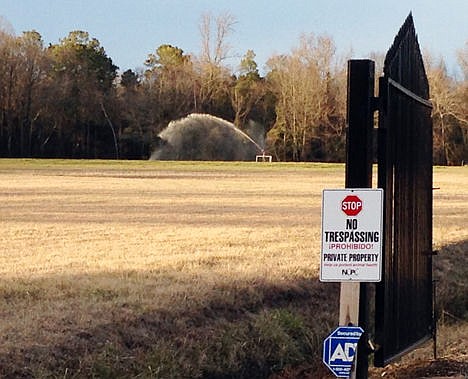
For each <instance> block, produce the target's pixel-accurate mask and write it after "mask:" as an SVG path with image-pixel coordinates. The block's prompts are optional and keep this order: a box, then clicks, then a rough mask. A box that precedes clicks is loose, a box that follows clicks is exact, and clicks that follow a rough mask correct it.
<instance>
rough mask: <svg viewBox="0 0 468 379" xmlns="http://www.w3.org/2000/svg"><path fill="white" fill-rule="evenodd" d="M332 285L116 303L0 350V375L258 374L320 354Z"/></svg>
mask: <svg viewBox="0 0 468 379" xmlns="http://www.w3.org/2000/svg"><path fill="white" fill-rule="evenodd" d="M67 279H69V278H67ZM89 280H90V281H91V282H92V281H93V278H92V277H91V278H90V279H89ZM94 280H96V281H97V282H98V276H96V277H95V278H94ZM31 287H35V286H34V285H31ZM100 292H103V290H102V291H100ZM104 292H105V291H104ZM338 292H339V285H336V284H326V285H324V284H322V283H319V281H318V279H317V278H316V277H315V278H299V279H297V280H295V281H294V282H286V281H285V282H282V283H280V284H279V283H268V282H265V281H261V280H258V281H256V282H255V283H254V284H253V285H252V283H245V284H244V283H243V284H239V282H237V283H236V284H235V285H234V284H233V286H230V285H228V284H218V285H215V286H214V288H212V290H211V291H210V297H209V298H207V299H203V301H202V302H200V304H203V305H202V306H199V307H192V308H190V309H183V308H182V309H179V310H177V311H168V310H164V309H154V310H151V311H145V312H139V311H138V310H137V309H129V308H132V306H131V305H129V304H125V303H124V304H121V305H119V306H117V305H116V307H120V309H119V308H116V309H113V311H112V315H111V317H110V320H111V321H109V322H106V323H102V324H98V325H94V326H93V327H90V328H88V329H86V330H83V329H80V328H79V327H77V326H74V325H69V327H68V329H67V330H66V332H65V334H64V335H63V336H62V338H60V341H53V340H52V341H49V342H47V343H43V341H37V343H36V344H32V345H30V346H17V347H16V348H14V349H11V351H8V352H6V353H4V354H2V355H0V376H1V377H3V378H37V377H77V378H78V377H79V378H82V377H90V378H91V377H99V378H118V377H121V378H128V377H137V376H138V377H154V378H197V377H198V378H219V379H221V378H246V377H249V378H266V377H268V376H269V375H270V374H271V373H273V372H277V371H279V370H281V369H282V368H283V367H285V366H287V365H297V364H302V363H304V362H306V361H312V360H314V359H315V358H316V357H317V355H319V354H320V352H319V351H320V347H321V343H322V340H323V338H324V336H325V335H324V333H325V334H326V332H328V331H329V330H330V329H331V326H332V325H335V324H336V320H334V319H335V318H337V307H338V297H339V295H338ZM0 294H1V293H0ZM11 296H13V294H12V293H11V292H4V293H3V296H2V297H3V299H4V300H6V301H8V297H9V298H10V300H11ZM37 301H41V297H40V296H38V298H37ZM37 327H41V325H38V326H37Z"/></svg>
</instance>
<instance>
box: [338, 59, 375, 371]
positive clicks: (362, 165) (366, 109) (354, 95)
mask: <svg viewBox="0 0 468 379" xmlns="http://www.w3.org/2000/svg"><path fill="white" fill-rule="evenodd" d="M374 78H375V64H374V62H373V61H371V60H368V59H363V60H350V61H348V89H347V97H348V98H347V112H346V117H347V126H348V129H347V136H346V181H345V187H346V188H371V187H372V163H373V151H374V149H373V129H374ZM367 287H368V284H367V283H346V282H342V283H341V293H340V319H339V322H340V325H348V324H353V325H359V326H360V327H361V328H363V329H364V334H363V336H362V337H361V340H360V343H359V344H358V352H357V360H356V366H357V367H356V368H355V370H354V372H353V374H352V376H351V377H352V378H353V377H355V378H358V379H366V378H367V377H368V368H369V364H368V354H367V353H368V348H367V340H368V328H369V294H368V288H367ZM357 299H358V300H357ZM356 302H358V304H359V306H356ZM353 303H354V304H353ZM356 312H357V313H356Z"/></svg>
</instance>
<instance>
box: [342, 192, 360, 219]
mask: <svg viewBox="0 0 468 379" xmlns="http://www.w3.org/2000/svg"><path fill="white" fill-rule="evenodd" d="M341 210H342V211H343V212H344V213H346V215H348V216H357V215H358V214H359V212H361V211H362V201H361V199H360V198H359V197H357V196H356V195H348V196H346V197H345V198H344V199H343V201H342V202H341Z"/></svg>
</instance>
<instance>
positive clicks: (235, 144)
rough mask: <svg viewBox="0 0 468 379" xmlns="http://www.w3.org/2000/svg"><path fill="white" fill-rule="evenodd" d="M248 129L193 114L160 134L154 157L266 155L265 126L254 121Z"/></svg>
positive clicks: (243, 157)
mask: <svg viewBox="0 0 468 379" xmlns="http://www.w3.org/2000/svg"><path fill="white" fill-rule="evenodd" d="M247 132H248V133H249V134H247V133H246V132H244V131H242V130H240V129H239V128H237V127H236V126H235V125H234V124H233V123H231V122H229V121H226V120H223V119H221V118H219V117H215V116H211V115H208V114H197V113H194V114H190V115H188V116H187V117H185V118H182V119H180V120H176V121H171V122H170V123H169V125H168V126H167V128H166V129H164V130H163V131H162V132H161V133H160V134H159V136H158V137H159V138H160V140H159V146H158V147H157V148H156V149H155V150H154V151H153V153H152V154H151V158H150V159H152V160H220V161H250V160H255V158H256V157H257V154H259V153H260V154H262V156H265V150H264V148H263V147H262V145H264V144H265V131H264V128H263V126H261V125H259V124H257V123H254V122H250V123H249V126H248V128H247Z"/></svg>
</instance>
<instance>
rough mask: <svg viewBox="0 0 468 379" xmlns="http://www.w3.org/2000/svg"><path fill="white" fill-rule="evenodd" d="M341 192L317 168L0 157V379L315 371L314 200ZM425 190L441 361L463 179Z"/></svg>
mask: <svg viewBox="0 0 468 379" xmlns="http://www.w3.org/2000/svg"><path fill="white" fill-rule="evenodd" d="M343 184H344V166H343V165H331V164H328V165H325V164H280V163H275V164H255V163H189V162H188V163H183V162H165V163H163V162H119V161H60V160H50V161H49V160H0V217H1V218H0V227H1V233H0V320H1V322H0V377H5V378H22V377H23V378H29V377H31V378H42V377H56V378H58V377H60V378H72V377H74V378H81V377H99V378H105V377H108V378H115V377H122V378H127V377H128V378H130V377H155V378H157V377H160V378H178V377H179V378H195V377H203V378H232V377H237V378H242V377H268V375H270V374H272V373H274V372H278V371H279V370H281V369H283V368H284V367H287V366H295V365H298V364H299V365H302V366H303V367H304V365H305V367H310V368H314V367H315V365H316V364H317V362H318V367H321V365H320V362H319V360H320V358H319V354H320V353H319V352H320V346H321V344H322V340H323V338H324V336H325V335H327V334H328V333H329V332H330V330H331V329H332V328H333V327H334V326H335V325H336V323H337V318H338V315H337V304H338V286H337V285H335V284H329V283H328V284H321V283H319V282H318V266H319V249H320V217H321V215H320V207H321V191H322V189H324V188H342V187H343ZM434 186H436V187H440V190H437V191H435V193H434V207H435V208H434V242H435V245H436V247H437V248H438V249H440V250H441V254H440V255H439V257H438V258H437V259H438V260H439V262H437V268H436V271H437V272H436V274H437V275H439V276H440V277H441V278H442V283H440V284H439V291H440V294H441V302H440V304H441V305H440V307H441V308H440V309H441V314H442V315H444V317H445V319H444V320H447V321H446V324H447V325H448V326H447V328H448V329H447V332H446V334H447V335H449V334H450V338H446V339H445V340H444V338H442V337H441V338H440V340H441V341H442V342H441V348H440V352H439V354H440V355H442V356H443V355H447V354H450V353H453V352H452V351H451V350H450V349H452V348H453V347H454V346H455V345H457V344H459V342H458V340H457V341H456V342H454V341H453V338H455V339H456V338H457V337H456V335H457V333H460V330H462V332H463V331H466V330H468V328H466V320H467V319H466V316H467V314H466V313H463V314H460V310H462V311H463V310H464V311H466V301H467V300H466V285H467V281H466V272H467V270H466V267H463V264H464V263H467V262H468V257H467V250H468V249H467V243H468V193H467V188H468V169H467V168H464V167H454V168H435V172H434ZM452 273H453V275H452ZM444 278H445V279H446V282H447V284H445V282H444V281H443V279H444ZM454 283H455V284H454ZM457 302H458V303H459V304H458V303H457ZM454 304H455V305H454ZM442 311H443V312H442ZM457 312H458V313H457ZM453 321H456V322H455V324H453ZM460 328H461V329H460ZM452 331H458V332H452ZM452 336H453V338H452ZM459 338H460V339H461V337H460V336H459ZM464 346H465V347H466V343H465V345H464ZM464 354H465V359H466V356H467V355H466V354H467V352H466V349H465V352H464ZM319 372H320V371H315V374H316V376H311V377H319V376H320V375H322V374H319ZM390 374H391V373H390ZM390 374H389V375H390ZM323 375H326V374H323ZM376 375H379V376H380V375H381V373H380V372H379V373H377V374H376ZM325 377H326V376H325Z"/></svg>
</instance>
